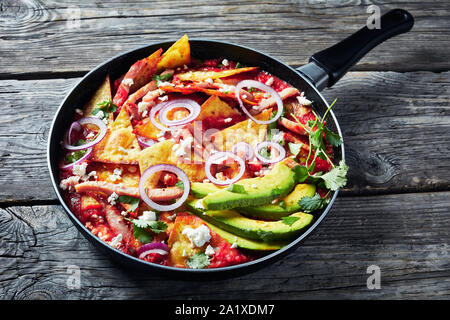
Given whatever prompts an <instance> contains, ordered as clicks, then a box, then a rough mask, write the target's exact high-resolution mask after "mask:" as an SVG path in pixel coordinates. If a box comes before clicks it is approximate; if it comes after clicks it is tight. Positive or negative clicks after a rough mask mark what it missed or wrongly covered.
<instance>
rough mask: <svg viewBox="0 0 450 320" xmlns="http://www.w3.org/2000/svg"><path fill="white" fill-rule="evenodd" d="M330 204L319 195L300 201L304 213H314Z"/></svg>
mask: <svg viewBox="0 0 450 320" xmlns="http://www.w3.org/2000/svg"><path fill="white" fill-rule="evenodd" d="M327 203H328V200H327V199H325V198H322V197H321V196H320V195H319V194H318V193H316V194H315V195H314V196H312V197H308V196H305V197H303V198H301V199H300V200H299V201H298V204H299V205H300V207H301V208H302V211H304V212H312V211H315V210H319V209H322V208H323V207H325V206H326V205H327Z"/></svg>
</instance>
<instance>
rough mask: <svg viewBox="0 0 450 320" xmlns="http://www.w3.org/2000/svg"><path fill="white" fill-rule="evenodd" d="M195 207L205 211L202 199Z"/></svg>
mask: <svg viewBox="0 0 450 320" xmlns="http://www.w3.org/2000/svg"><path fill="white" fill-rule="evenodd" d="M194 207H195V208H197V209H203V210H204V209H205V206H204V205H203V200H202V199H198V200H197V201H196V202H195V205H194Z"/></svg>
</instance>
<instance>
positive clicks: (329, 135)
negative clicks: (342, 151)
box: [323, 127, 342, 147]
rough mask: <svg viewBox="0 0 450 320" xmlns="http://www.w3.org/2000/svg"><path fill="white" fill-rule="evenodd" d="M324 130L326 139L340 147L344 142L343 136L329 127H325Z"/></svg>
mask: <svg viewBox="0 0 450 320" xmlns="http://www.w3.org/2000/svg"><path fill="white" fill-rule="evenodd" d="M323 132H325V140H327V141H328V143H329V144H331V145H332V146H334V147H339V146H340V145H341V144H342V139H341V136H340V135H338V134H337V133H334V132H333V131H331V130H330V129H328V128H327V127H324V128H323Z"/></svg>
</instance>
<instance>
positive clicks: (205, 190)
mask: <svg viewBox="0 0 450 320" xmlns="http://www.w3.org/2000/svg"><path fill="white" fill-rule="evenodd" d="M221 189H222V188H219V187H218V186H216V185H215V184H213V183H202V182H192V183H191V194H192V195H193V196H194V197H196V198H204V197H206V196H207V195H208V194H210V193H213V192H216V191H219V190H221Z"/></svg>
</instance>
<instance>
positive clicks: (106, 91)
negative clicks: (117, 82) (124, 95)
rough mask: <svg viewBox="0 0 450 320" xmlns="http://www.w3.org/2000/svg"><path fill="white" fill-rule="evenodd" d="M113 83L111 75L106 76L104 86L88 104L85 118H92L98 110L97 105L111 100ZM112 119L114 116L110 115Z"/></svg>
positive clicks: (84, 113)
mask: <svg viewBox="0 0 450 320" xmlns="http://www.w3.org/2000/svg"><path fill="white" fill-rule="evenodd" d="M111 99H112V96H111V82H110V80H109V75H108V76H106V78H105V80H104V81H103V83H102V85H101V86H100V87H99V88H98V89H97V91H95V93H94V95H93V96H92V98H91V100H89V102H88V103H87V104H86V106H85V107H84V109H83V117H88V116H92V111H93V110H94V109H95V108H97V104H99V103H102V102H103V101H108V100H111ZM110 116H111V117H112V114H110Z"/></svg>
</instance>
